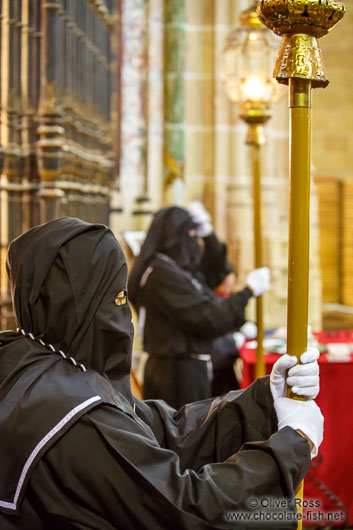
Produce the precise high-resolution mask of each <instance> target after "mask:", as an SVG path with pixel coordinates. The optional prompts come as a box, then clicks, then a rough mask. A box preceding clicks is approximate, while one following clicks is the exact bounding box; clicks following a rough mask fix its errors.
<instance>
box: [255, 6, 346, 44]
mask: <svg viewBox="0 0 353 530" xmlns="http://www.w3.org/2000/svg"><path fill="white" fill-rule="evenodd" d="M344 12H345V7H344V4H343V2H341V1H339V0H261V1H260V2H259V5H258V8H257V14H258V17H259V19H260V20H261V22H262V23H263V24H265V26H267V27H268V28H270V29H272V31H273V32H274V33H277V35H281V36H283V35H294V34H295V33H304V34H305V35H310V36H311V37H316V38H320V37H323V36H324V35H327V33H328V32H329V31H330V30H331V29H332V28H333V27H334V26H335V25H336V24H337V23H338V22H339V21H340V20H341V19H342V18H343V16H344Z"/></svg>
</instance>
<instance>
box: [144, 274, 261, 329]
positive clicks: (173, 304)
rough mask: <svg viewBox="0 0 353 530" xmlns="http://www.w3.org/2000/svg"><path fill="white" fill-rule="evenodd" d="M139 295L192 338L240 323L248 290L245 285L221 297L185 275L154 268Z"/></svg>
mask: <svg viewBox="0 0 353 530" xmlns="http://www.w3.org/2000/svg"><path fill="white" fill-rule="evenodd" d="M143 297H144V299H148V300H149V304H153V305H154V306H155V307H156V309H157V310H158V311H159V312H161V313H165V314H166V315H168V319H169V320H170V321H171V322H173V323H174V325H175V326H176V327H177V328H179V329H182V330H183V331H184V332H186V333H188V334H191V335H193V336H195V337H203V338H209V339H213V338H215V337H218V336H219V335H223V334H224V333H227V332H229V331H234V330H235V329H238V328H239V327H240V326H242V324H244V322H245V314H244V312H245V307H246V304H247V302H248V300H249V298H251V291H250V290H249V289H248V288H245V289H243V290H242V291H239V292H237V293H234V294H232V295H231V296H230V297H229V298H224V299H221V298H217V297H216V296H214V295H212V293H209V292H208V291H206V290H205V289H203V288H202V287H200V288H198V287H197V285H195V284H194V283H193V281H192V280H191V279H190V278H188V277H185V276H182V275H180V274H175V272H174V271H169V270H166V269H157V270H154V271H153V272H152V273H151V275H150V277H149V279H148V282H147V285H146V287H145V289H144V295H143Z"/></svg>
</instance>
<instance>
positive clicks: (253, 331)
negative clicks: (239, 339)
mask: <svg viewBox="0 0 353 530" xmlns="http://www.w3.org/2000/svg"><path fill="white" fill-rule="evenodd" d="M239 331H241V332H242V333H244V335H245V338H246V339H247V340H251V339H256V337H257V326H256V324H254V322H245V324H243V325H242V327H241V328H240V330H239Z"/></svg>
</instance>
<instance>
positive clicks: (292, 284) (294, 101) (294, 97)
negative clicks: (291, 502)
mask: <svg viewBox="0 0 353 530" xmlns="http://www.w3.org/2000/svg"><path fill="white" fill-rule="evenodd" d="M344 11H345V8H344V4H343V2H341V1H337V0H261V1H260V2H259V3H258V8H257V14H258V17H259V19H260V20H261V21H262V22H263V23H264V24H265V25H266V26H267V27H268V28H270V29H272V31H274V33H276V34H278V35H281V36H282V44H281V47H280V50H279V54H278V58H277V62H276V66H275V70H274V77H275V78H276V79H277V81H278V82H279V83H283V84H286V85H289V107H290V212H289V255H288V313H287V353H288V354H289V355H295V356H296V357H297V358H298V361H299V358H300V355H301V354H302V353H303V352H304V351H305V350H306V347H307V326H308V284H309V219H310V152H311V89H312V88H317V87H323V88H324V87H326V86H327V85H328V80H327V78H326V73H325V68H324V63H323V58H322V53H321V50H320V49H319V47H318V44H317V39H318V38H320V37H324V36H325V35H326V34H327V33H328V32H329V31H330V30H331V29H332V28H333V27H334V26H335V25H336V24H337V23H338V22H339V21H340V20H341V19H342V18H343V15H344ZM288 395H289V397H291V398H293V399H302V398H301V397H300V396H295V395H294V394H292V393H291V392H290V390H289V394H288ZM299 489H300V491H299V490H298V492H297V496H298V497H301V498H302V496H303V483H302V484H301V487H300V488H299ZM298 528H299V529H301V528H302V522H301V521H300V522H299V525H298Z"/></svg>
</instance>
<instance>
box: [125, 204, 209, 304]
mask: <svg viewBox="0 0 353 530" xmlns="http://www.w3.org/2000/svg"><path fill="white" fill-rule="evenodd" d="M196 227H197V224H196V223H194V221H193V220H192V218H191V216H190V214H189V212H188V211H187V210H184V208H179V207H177V206H172V207H171V208H163V209H162V210H160V211H159V212H157V213H156V215H155V216H154V218H153V221H152V224H151V226H150V228H149V230H148V232H147V235H146V239H145V241H144V243H143V245H142V248H141V252H140V254H139V256H138V257H137V258H136V260H135V262H134V266H133V268H132V271H131V273H130V275H129V300H130V301H131V302H132V303H133V304H134V306H135V308H136V309H137V310H138V309H139V305H140V304H139V300H138V298H139V297H138V292H139V289H140V282H141V278H142V276H143V273H144V272H145V270H146V269H147V267H148V266H149V265H150V264H151V262H152V260H153V259H154V258H155V257H156V255H157V253H161V254H164V255H166V256H168V257H169V258H172V260H174V262H175V263H176V264H177V265H178V266H179V267H180V268H182V269H183V270H184V271H188V272H189V273H191V274H193V273H195V272H196V271H197V269H198V267H199V265H200V262H201V259H202V250H201V247H200V245H199V243H198V241H197V236H196V235H190V234H189V232H190V230H193V229H195V228H196Z"/></svg>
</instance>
